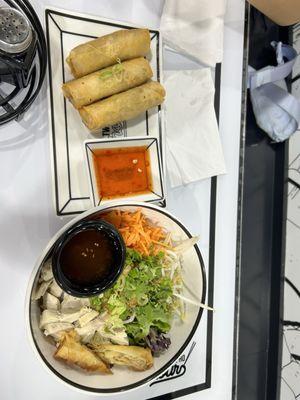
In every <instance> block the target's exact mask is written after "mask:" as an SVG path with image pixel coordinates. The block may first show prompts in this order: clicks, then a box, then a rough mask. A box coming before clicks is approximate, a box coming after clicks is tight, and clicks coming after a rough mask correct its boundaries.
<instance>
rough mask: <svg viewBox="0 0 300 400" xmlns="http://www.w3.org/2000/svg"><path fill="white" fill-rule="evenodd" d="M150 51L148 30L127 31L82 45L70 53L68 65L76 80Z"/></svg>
mask: <svg viewBox="0 0 300 400" xmlns="http://www.w3.org/2000/svg"><path fill="white" fill-rule="evenodd" d="M149 50H150V33H149V30H148V29H125V30H119V31H116V32H113V33H110V34H109V35H105V36H101V37H99V38H98V39H94V40H91V41H89V42H87V43H84V44H80V45H79V46H77V47H75V48H74V49H73V50H71V51H70V54H69V56H68V57H67V60H66V61H67V63H68V65H69V67H70V69H71V72H72V74H73V76H74V77H75V78H80V77H81V76H84V75H87V74H89V73H91V72H94V71H97V70H98V69H102V68H105V67H108V66H110V65H114V64H116V63H117V62H118V59H120V60H121V61H123V60H130V59H132V58H137V57H144V56H145V55H146V54H147V53H148V52H149Z"/></svg>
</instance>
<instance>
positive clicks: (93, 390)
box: [29, 203, 207, 394]
mask: <svg viewBox="0 0 300 400" xmlns="http://www.w3.org/2000/svg"><path fill="white" fill-rule="evenodd" d="M123 206H125V207H126V206H129V207H130V206H131V207H141V208H149V209H151V210H156V211H157V212H160V213H161V214H164V215H166V216H167V217H168V218H170V219H171V220H173V221H174V222H175V223H176V224H178V225H179V226H180V228H181V229H182V230H183V231H184V232H185V233H186V235H187V236H188V237H189V238H191V237H192V235H191V233H190V232H189V231H188V229H187V228H186V227H185V226H184V225H183V224H182V223H181V222H180V221H178V219H177V218H176V217H175V216H173V215H171V214H169V213H168V212H166V211H165V210H163V209H158V208H152V207H151V206H150V205H146V204H145V205H144V204H143V205H142V206H141V205H139V206H137V204H134V203H133V204H131V203H126V204H124V205H123ZM116 207H122V205H112V206H110V207H107V208H105V209H103V210H97V211H95V212H94V213H91V214H89V215H87V216H86V217H85V219H86V218H90V217H92V216H93V215H95V214H98V213H99V212H100V213H101V212H106V211H107V210H109V209H111V208H116ZM194 248H195V250H196V253H197V256H198V259H199V262H200V268H201V272H202V277H203V292H202V298H201V303H203V304H204V303H205V298H206V286H207V282H206V281H207V278H206V272H205V267H204V261H203V258H202V255H201V252H200V249H199V247H198V245H197V244H195V245H194ZM50 252H51V249H50V250H49V251H48V253H47V254H46V256H45V257H44V260H46V259H47V257H48V256H49V254H50ZM41 264H42V263H41ZM39 270H40V269H38V271H37V274H38V272H39ZM33 287H34V284H33V285H32V289H31V293H30V298H31V297H32V292H33ZM202 314H203V308H202V307H201V308H200V309H199V312H198V315H197V318H196V321H195V323H194V325H193V328H192V330H191V332H190V333H189V335H188V337H187V338H186V340H185V342H184V343H183V345H182V346H181V348H180V349H179V350H178V351H177V353H176V354H175V355H174V356H173V357H172V358H171V359H170V360H169V361H168V362H167V363H166V364H165V365H164V366H163V367H161V368H160V369H159V370H158V371H156V372H154V373H153V374H151V375H149V376H148V377H147V378H144V379H142V380H140V381H138V382H136V383H132V384H130V385H126V386H122V387H120V388H113V389H96V388H91V387H89V386H85V385H80V384H78V383H75V382H73V381H72V380H70V379H68V378H66V377H64V376H63V375H61V374H60V373H59V372H57V371H56V369H55V368H54V367H52V365H51V364H50V363H49V362H48V361H47V359H46V358H45V357H44V355H43V353H42V352H41V350H40V348H39V346H38V344H37V342H36V340H35V337H34V334H33V327H32V323H31V318H30V315H31V302H30V304H29V325H30V331H31V337H32V340H33V343H34V345H35V348H36V350H37V352H38V353H39V355H40V357H41V359H42V360H43V361H44V363H45V365H46V366H47V367H48V368H49V369H50V371H51V372H52V373H53V374H54V375H56V377H57V378H59V379H61V380H62V381H63V382H65V383H66V384H68V385H70V386H71V387H73V388H76V389H79V390H81V391H84V392H90V393H99V394H100V393H107V394H112V393H122V392H123V393H125V392H126V391H129V390H132V389H137V388H138V387H140V386H142V385H144V384H146V383H148V382H151V381H153V380H154V379H155V378H157V377H158V376H160V375H161V374H162V373H163V372H164V371H166V370H167V369H168V368H169V367H170V366H171V365H172V364H173V363H174V362H175V361H176V360H177V359H178V357H179V356H180V354H182V353H183V351H184V350H185V349H186V347H187V345H188V344H189V343H190V341H191V340H192V338H193V336H194V334H195V332H196V330H197V328H198V325H199V323H200V320H201V317H202Z"/></svg>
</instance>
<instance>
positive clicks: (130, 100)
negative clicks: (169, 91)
mask: <svg viewBox="0 0 300 400" xmlns="http://www.w3.org/2000/svg"><path fill="white" fill-rule="evenodd" d="M164 97H165V90H164V88H163V87H162V85H161V84H160V83H158V82H148V83H144V84H143V85H141V86H138V87H135V88H133V89H129V90H127V91H126V92H122V93H118V94H114V95H113V96H111V97H108V98H107V99H104V100H100V101H97V102H96V103H93V104H90V105H88V106H84V107H82V108H80V109H79V112H80V115H81V118H82V120H83V122H84V124H85V125H86V126H87V127H88V128H89V129H90V130H91V131H95V130H98V129H100V128H104V127H105V126H108V125H113V124H116V123H117V122H121V121H124V120H128V119H132V118H135V117H136V116H138V115H139V114H141V113H143V112H145V111H146V110H148V109H149V108H152V107H155V106H158V105H159V104H161V103H162V102H163V101H164Z"/></svg>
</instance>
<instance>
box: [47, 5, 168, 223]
mask: <svg viewBox="0 0 300 400" xmlns="http://www.w3.org/2000/svg"><path fill="white" fill-rule="evenodd" d="M51 15H52V16H53V15H59V16H62V17H63V18H75V19H79V20H84V21H85V22H91V23H99V24H103V25H106V24H107V25H113V26H116V27H117V28H124V29H126V28H129V29H130V28H140V27H142V26H141V25H140V24H133V23H130V22H126V21H119V20H114V19H109V18H105V17H101V16H96V15H92V14H88V13H81V12H73V11H69V10H65V9H63V8H58V7H48V6H47V7H46V8H45V20H46V33H47V42H48V58H49V60H50V59H51V49H50V45H51V38H50V34H49V30H50V28H49V20H50V19H52V17H51ZM58 29H60V30H61V31H63V32H66V33H68V31H64V30H63V28H61V27H59V28H58ZM148 29H149V30H150V32H151V33H153V34H155V36H157V39H156V40H157V44H156V48H157V50H156V51H157V56H156V68H157V80H158V81H159V82H161V83H162V82H163V77H162V72H163V68H162V42H161V35H160V30H159V29H153V28H151V27H149V28H148ZM78 35H80V34H78ZM52 82H53V76H52V67H51V64H50V61H49V69H48V83H49V85H48V101H49V107H48V113H49V121H50V124H49V129H50V135H49V136H50V152H51V172H52V186H53V190H52V193H53V200H54V208H55V211H56V214H57V215H59V216H67V215H75V214H79V213H81V212H83V211H85V210H86V209H87V208H90V207H91V206H92V200H89V198H87V197H79V198H77V197H76V196H75V197H72V194H69V195H67V202H66V203H65V204H63V205H61V204H60V203H59V195H60V194H61V193H62V184H61V183H59V179H58V176H59V168H58V166H57V160H56V158H57V149H56V145H55V141H56V140H57V137H59V136H60V135H61V134H57V133H56V132H55V130H56V129H55V115H54V114H55V105H54V101H53V94H52V91H53V87H52V85H53V83H52ZM156 114H157V118H158V122H157V128H156V129H157V131H159V134H158V136H157V138H159V140H158V143H159V147H160V152H159V155H160V164H161V168H162V172H163V178H165V171H166V166H165V162H166V160H165V135H164V129H165V124H164V106H162V107H158V111H156ZM64 122H65V120H64ZM146 125H147V124H146ZM149 136H152V135H151V133H150V135H149ZM136 137H137V136H136ZM145 137H148V136H145ZM128 138H129V137H125V139H128ZM90 140H93V139H90ZM66 157H67V156H66ZM83 158H85V157H83ZM67 169H68V175H69V176H71V175H72V172H71V170H72V168H71V167H70V166H69V165H68V166H67ZM164 181H165V179H163V184H164ZM67 183H68V184H69V185H70V178H68V182H67ZM164 192H165V188H164ZM75 200H76V201H77V200H81V201H87V200H88V201H89V202H90V205H89V207H86V208H81V207H77V208H78V209H77V208H76V210H75V211H74V210H72V211H68V210H67V208H68V205H69V206H70V204H69V203H70V202H72V201H73V203H74V201H75ZM157 201H160V202H161V204H160V205H161V206H163V207H165V205H166V204H165V194H164V198H163V200H157Z"/></svg>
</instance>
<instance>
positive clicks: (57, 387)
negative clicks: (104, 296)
mask: <svg viewBox="0 0 300 400" xmlns="http://www.w3.org/2000/svg"><path fill="white" fill-rule="evenodd" d="M31 4H32V5H33V6H34V8H35V10H36V11H37V13H38V14H39V17H40V18H41V19H43V18H44V15H43V13H44V8H45V6H46V5H51V6H56V7H64V8H65V9H70V10H78V11H84V12H86V13H90V14H97V15H100V16H103V17H108V18H116V19H118V20H124V21H130V22H133V23H138V24H142V25H146V26H149V27H153V28H158V27H159V21H160V15H161V11H162V6H163V1H161V0H152V1H149V0H148V1H146V0H145V1H142V0H126V1H124V0H106V1H105V0H97V1H95V0H65V1H64V2H61V1H59V0H48V1H47V0H32V1H31ZM243 18H244V0H228V10H227V14H226V21H225V51H224V62H223V66H222V84H221V108H220V110H221V113H220V134H221V140H222V143H223V148H224V154H225V159H226V165H227V169H228V174H227V175H225V176H222V177H220V178H218V192H217V196H218V199H220V200H221V201H219V202H218V203H217V204H218V205H217V228H216V249H217V252H216V260H215V262H216V266H215V300H214V306H215V307H216V309H217V310H218V311H217V312H216V313H215V316H214V330H213V365H212V387H211V388H210V389H208V390H205V391H202V392H198V393H195V394H193V395H190V396H189V398H195V399H196V398H197V399H200V400H201V399H205V400H229V399H231V390H232V361H233V330H234V327H233V323H234V288H235V251H236V216H237V191H238V160H239V140H240V108H241V83H242V55H243V28H244V21H243ZM170 67H172V66H170V65H165V68H170ZM47 107H48V103H47V99H46V82H45V84H44V87H43V89H42V91H41V93H40V95H39V97H38V99H37V101H36V102H35V103H34V105H33V107H32V108H31V109H30V111H29V112H28V114H27V115H26V117H25V119H24V120H23V121H22V122H21V123H20V124H18V123H16V122H13V123H10V124H8V125H5V126H3V127H1V128H0V227H1V228H0V317H1V322H0V371H1V373H0V398H1V399H3V400H21V399H22V400H23V399H30V400H41V399H43V400H52V399H56V400H68V399H70V400H71V399H72V400H83V399H88V398H89V397H90V396H89V395H87V394H81V393H77V392H74V391H73V390H71V389H70V388H68V387H66V386H64V385H63V384H61V383H60V382H58V381H56V380H55V379H54V378H53V376H51V375H49V374H48V372H47V371H46V370H45V369H44V368H42V367H41V364H40V362H39V361H38V360H37V359H36V357H35V355H34V354H33V352H32V349H31V348H30V345H29V343H28V340H27V338H26V332H25V327H24V298H25V293H26V287H27V282H28V279H29V276H30V273H31V270H32V268H33V265H34V263H35V260H36V258H37V256H38V254H39V253H40V251H41V250H42V249H43V247H44V246H45V245H46V243H47V242H48V240H49V239H50V237H51V236H52V235H53V234H54V233H55V232H56V231H57V230H58V229H59V228H60V227H61V226H63V225H64V223H65V221H66V219H64V220H63V219H61V218H58V217H56V216H55V213H54V207H53V204H52V187H51V171H50V154H49V151H50V147H49V137H48V134H49V133H48V130H49V128H48V113H47ZM207 187H209V184H208V181H203V182H201V183H198V184H193V185H190V186H189V187H188V188H179V189H176V190H172V191H169V193H168V209H170V210H171V211H173V212H174V213H175V214H176V215H177V216H178V217H179V218H181V219H182V220H183V221H184V222H185V223H186V224H187V226H188V227H189V228H190V229H191V230H192V231H194V232H197V230H198V228H197V224H198V223H199V221H198V220H197V218H196V217H197V215H201V213H203V212H204V211H203V210H201V201H200V199H201V196H203V192H204V191H205V190H207V189H206V188H207ZM204 245H205V244H204ZM120 398H122V396H120ZM131 398H132V399H134V398H135V397H134V393H133V394H132V395H131ZM139 398H140V397H139Z"/></svg>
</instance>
